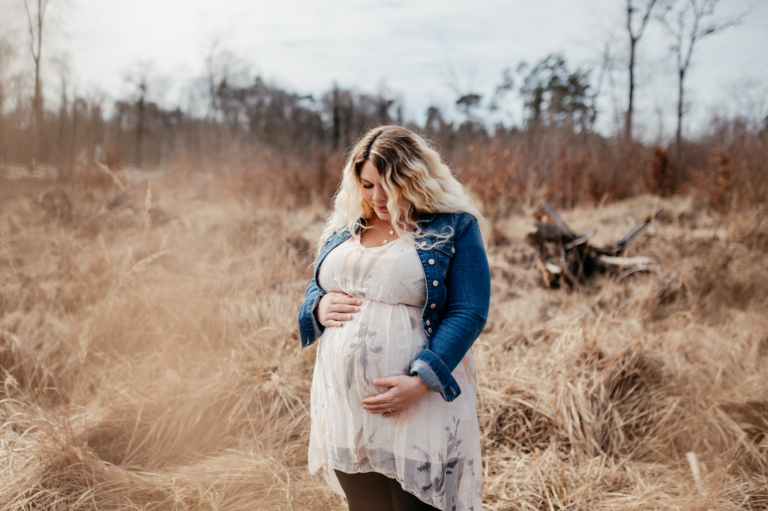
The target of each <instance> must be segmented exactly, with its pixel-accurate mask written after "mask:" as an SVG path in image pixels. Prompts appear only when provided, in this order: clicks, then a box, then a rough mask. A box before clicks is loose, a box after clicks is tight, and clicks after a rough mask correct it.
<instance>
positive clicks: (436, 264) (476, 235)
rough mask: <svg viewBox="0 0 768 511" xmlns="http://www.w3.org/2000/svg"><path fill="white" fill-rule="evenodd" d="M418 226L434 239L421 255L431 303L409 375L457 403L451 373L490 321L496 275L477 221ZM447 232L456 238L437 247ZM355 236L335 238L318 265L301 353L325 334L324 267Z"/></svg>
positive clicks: (432, 219)
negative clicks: (321, 307)
mask: <svg viewBox="0 0 768 511" xmlns="http://www.w3.org/2000/svg"><path fill="white" fill-rule="evenodd" d="M418 223H419V226H420V227H421V229H422V230H423V231H425V232H428V233H432V235H428V236H427V237H426V238H424V240H423V241H420V243H421V246H420V247H419V250H417V252H418V254H419V259H420V260H421V264H422V266H423V268H424V275H425V277H426V284H427V303H426V305H425V306H424V310H423V312H422V315H421V324H422V327H423V328H424V333H425V334H426V336H427V344H426V346H425V347H424V349H423V350H422V351H421V353H419V355H418V356H417V357H416V359H415V360H414V361H413V363H412V364H411V367H410V371H409V372H410V374H411V375H413V374H416V373H418V375H419V376H420V377H421V379H422V380H423V381H424V383H425V384H426V385H427V387H429V388H430V389H431V390H433V391H435V392H439V393H440V395H442V396H443V399H445V400H446V401H453V400H454V399H456V398H457V397H458V396H459V395H460V394H461V389H460V388H459V385H458V384H457V383H456V380H455V379H454V377H453V376H452V375H451V373H452V372H453V370H454V369H455V368H456V366H457V365H458V364H459V362H461V359H462V358H464V355H465V354H466V353H467V351H468V350H469V348H470V347H471V346H472V344H473V343H474V342H475V339H477V337H478V336H479V335H480V332H482V330H483V327H484V326H485V322H486V320H487V319H488V306H489V303H490V299H491V274H490V270H489V268H488V259H487V257H486V254H485V249H484V248H483V240H482V237H481V235H480V228H479V227H478V225H477V220H476V219H475V217H473V216H472V215H470V214H469V213H437V214H425V215H421V216H420V217H419V219H418ZM444 232H445V233H453V234H452V236H451V238H450V239H448V240H447V241H446V242H443V243H440V244H438V245H437V246H433V245H435V243H436V242H437V241H438V239H437V238H436V237H435V236H434V235H433V234H436V233H444ZM350 236H351V234H350V233H349V232H342V233H334V234H333V235H331V236H330V237H329V238H328V240H327V241H326V242H325V245H324V246H323V249H322V250H321V251H320V254H319V255H318V256H317V259H316V260H315V264H314V276H313V278H312V280H311V281H310V282H309V285H308V286H307V291H306V293H305V299H304V302H303V303H302V304H301V307H300V308H299V332H300V334H301V347H302V348H306V347H307V346H311V345H312V344H314V342H315V341H316V340H317V339H318V338H319V337H320V336H321V335H322V334H323V331H324V330H325V327H323V326H322V325H320V324H319V323H318V322H317V320H316V319H315V315H314V311H315V308H316V307H317V303H318V302H319V301H320V299H321V298H322V297H323V296H325V295H326V292H325V291H324V290H323V289H321V288H320V286H318V285H317V275H318V272H319V269H320V265H321V264H322V262H323V260H324V259H325V257H326V256H327V255H328V253H329V252H330V251H331V250H333V249H334V248H336V247H337V246H338V245H339V244H340V243H341V242H343V241H344V240H346V239H347V238H349V237H350Z"/></svg>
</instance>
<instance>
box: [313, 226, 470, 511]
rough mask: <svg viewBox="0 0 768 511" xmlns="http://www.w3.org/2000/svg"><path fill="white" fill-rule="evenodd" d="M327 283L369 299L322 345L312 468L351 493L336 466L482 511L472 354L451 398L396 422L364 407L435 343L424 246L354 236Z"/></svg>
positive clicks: (444, 505)
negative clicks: (427, 314) (372, 242)
mask: <svg viewBox="0 0 768 511" xmlns="http://www.w3.org/2000/svg"><path fill="white" fill-rule="evenodd" d="M318 283H319V284H320V287H322V288H323V289H325V290H326V291H329V292H330V291H339V292H344V293H347V294H349V295H351V296H353V297H358V298H360V299H361V300H362V302H363V303H362V305H361V306H360V311H359V312H356V313H352V318H353V319H351V320H349V321H345V322H344V323H343V326H342V327H334V328H326V329H325V331H324V333H323V335H322V336H321V337H320V339H319V340H318V342H317V359H316V362H315V371H314V376H313V380H312V391H311V396H312V397H311V431H310V438H309V470H310V472H311V473H315V472H316V471H317V470H318V469H319V468H321V467H322V468H323V473H324V475H325V479H326V481H327V482H328V484H329V485H330V486H331V487H332V488H333V489H334V490H335V491H337V492H338V493H340V494H341V495H344V492H343V490H342V488H341V485H340V484H339V481H338V479H337V478H336V474H335V473H334V469H337V470H340V471H342V472H347V473H356V472H371V471H374V472H379V473H382V474H384V475H386V476H388V477H391V478H393V479H396V480H397V481H398V482H400V484H401V485H402V486H403V488H404V489H405V490H406V491H408V492H410V493H412V494H414V495H416V496H417V497H418V498H419V499H421V500H422V501H424V502H426V503H428V504H430V505H432V506H434V507H436V508H438V509H442V510H444V511H464V510H474V511H481V503H482V477H481V476H482V461H481V457H480V432H479V429H478V423H477V407H476V388H477V380H476V376H475V363H474V360H473V358H472V351H471V350H470V351H468V352H467V354H466V355H465V356H464V358H463V360H462V361H461V363H460V364H459V365H458V366H457V367H456V369H455V370H454V371H453V373H452V374H453V377H454V378H455V379H456V381H457V383H458V384H459V386H460V387H461V390H462V393H461V395H460V396H459V397H457V398H456V399H454V400H453V401H451V402H446V401H445V400H443V398H442V397H441V396H440V394H438V393H436V392H430V393H428V394H427V395H425V396H423V397H422V398H421V399H419V401H417V402H416V404H414V405H412V406H411V407H410V408H408V409H407V410H404V411H403V412H401V413H400V415H398V416H396V417H388V418H384V417H382V414H374V413H371V412H369V411H367V410H364V409H363V407H362V400H363V398H365V397H368V396H373V395H376V394H379V393H382V392H385V391H386V390H387V388H386V387H377V386H375V385H373V381H374V380H375V379H376V378H378V377H388V376H398V375H403V374H408V370H409V367H410V365H411V362H413V360H414V359H415V358H416V356H417V355H418V354H419V352H420V351H421V350H422V349H423V348H424V346H425V345H426V336H425V334H424V330H423V329H422V326H421V315H422V311H423V307H424V304H425V301H426V284H425V278H424V270H423V268H422V266H421V262H420V260H419V256H418V254H417V252H416V248H415V247H414V246H413V245H411V244H410V243H409V242H408V241H406V240H403V239H397V240H395V241H393V242H391V243H389V244H387V245H383V246H381V247H374V248H366V247H363V246H362V245H361V244H360V242H359V241H357V240H356V239H355V238H354V237H353V238H350V239H348V240H346V241H344V242H343V243H341V244H340V245H339V246H338V247H336V248H335V249H334V250H332V251H331V252H330V253H329V254H328V256H327V257H326V258H325V260H324V261H323V263H322V265H321V266H320V272H319V275H318Z"/></svg>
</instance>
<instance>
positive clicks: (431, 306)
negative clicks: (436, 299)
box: [429, 303, 437, 309]
mask: <svg viewBox="0 0 768 511" xmlns="http://www.w3.org/2000/svg"><path fill="white" fill-rule="evenodd" d="M435 307H437V305H435V304H434V303H433V304H432V305H430V306H429V308H430V309H434V308H435Z"/></svg>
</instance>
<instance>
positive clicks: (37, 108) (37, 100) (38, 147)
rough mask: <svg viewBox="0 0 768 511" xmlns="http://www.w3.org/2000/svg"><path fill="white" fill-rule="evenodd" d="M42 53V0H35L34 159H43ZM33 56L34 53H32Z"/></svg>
mask: <svg viewBox="0 0 768 511" xmlns="http://www.w3.org/2000/svg"><path fill="white" fill-rule="evenodd" d="M42 53H43V5H42V0H38V1H37V56H36V57H35V97H34V100H33V101H34V104H33V110H34V116H35V127H34V131H35V132H34V135H33V143H32V145H33V151H34V157H35V160H36V161H38V162H39V161H40V160H42V159H43V156H44V155H43V145H44V144H45V140H44V138H45V125H44V123H45V116H44V113H43V84H42V82H41V81H40V59H41V58H42V57H41V55H42ZM33 57H34V55H33Z"/></svg>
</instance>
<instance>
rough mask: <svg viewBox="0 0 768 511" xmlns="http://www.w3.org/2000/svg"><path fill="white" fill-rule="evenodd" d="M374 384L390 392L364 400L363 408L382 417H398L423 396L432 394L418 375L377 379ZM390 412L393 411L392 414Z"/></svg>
mask: <svg viewBox="0 0 768 511" xmlns="http://www.w3.org/2000/svg"><path fill="white" fill-rule="evenodd" d="M373 384H374V385H377V386H379V387H389V390H388V391H386V392H384V393H382V394H378V395H376V396H371V397H366V398H365V399H363V408H364V409H366V410H368V411H369V412H371V413H383V414H384V415H383V416H382V417H396V416H397V415H399V414H400V412H402V411H403V410H405V409H406V408H408V407H409V406H411V405H412V404H413V403H415V402H416V401H418V400H419V398H420V397H421V396H423V395H425V394H428V393H429V392H431V391H430V390H429V387H427V386H426V384H425V383H424V382H423V381H421V377H420V376H419V375H418V374H416V375H414V376H406V375H403V376H391V377H389V378H376V380H374V382H373ZM390 410H392V412H391V413H390Z"/></svg>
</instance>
